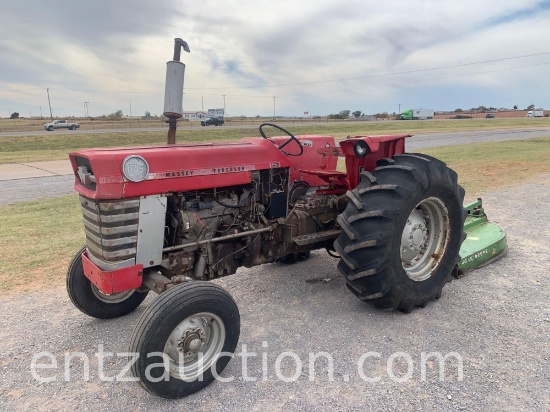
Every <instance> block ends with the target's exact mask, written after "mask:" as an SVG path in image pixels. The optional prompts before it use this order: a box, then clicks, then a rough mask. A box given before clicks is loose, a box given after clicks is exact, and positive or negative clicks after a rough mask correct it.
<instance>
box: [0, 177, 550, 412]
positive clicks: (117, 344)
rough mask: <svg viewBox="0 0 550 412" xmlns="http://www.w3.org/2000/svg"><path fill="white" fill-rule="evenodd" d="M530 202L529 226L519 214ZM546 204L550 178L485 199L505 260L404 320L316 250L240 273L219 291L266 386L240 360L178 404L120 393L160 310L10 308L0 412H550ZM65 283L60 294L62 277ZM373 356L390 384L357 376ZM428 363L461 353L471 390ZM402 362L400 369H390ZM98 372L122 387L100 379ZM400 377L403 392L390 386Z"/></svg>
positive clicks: (451, 365)
mask: <svg viewBox="0 0 550 412" xmlns="http://www.w3.org/2000/svg"><path fill="white" fill-rule="evenodd" d="M525 199H529V202H528V208H529V213H522V211H523V210H518V205H523V204H524V203H525ZM548 204H550V176H547V177H546V179H544V180H540V181H537V182H535V183H529V184H526V185H522V186H519V187H516V188H510V189H506V190H502V191H500V192H496V193H490V194H486V195H484V206H485V207H486V210H487V212H488V213H489V214H490V218H491V219H492V220H493V221H495V222H497V223H499V224H501V225H504V226H505V227H506V229H507V231H508V239H509V245H510V251H509V253H508V255H507V256H506V257H504V258H503V259H501V260H499V261H497V262H495V263H493V264H491V265H489V266H486V267H484V268H481V269H478V270H476V271H474V272H472V273H471V274H470V275H469V276H467V277H466V278H464V279H461V280H458V281H453V282H451V283H450V284H449V285H447V286H446V287H445V289H444V290H443V296H442V298H441V299H439V300H437V301H434V302H431V303H430V304H428V306H427V307H426V308H424V309H417V310H414V311H413V312H412V313H410V314H408V315H405V314H402V313H399V312H384V311H379V310H375V309H373V308H370V307H369V306H367V305H365V304H364V303H362V302H361V301H359V300H358V299H356V298H355V297H354V296H353V295H352V294H351V293H350V292H349V291H347V289H346V288H345V286H344V283H343V280H342V279H341V277H340V275H339V274H338V273H337V270H336V259H332V258H330V257H328V255H327V254H326V253H325V252H320V251H319V252H315V253H313V257H312V258H311V259H310V260H309V261H307V262H300V263H298V264H296V265H294V266H288V265H282V264H272V265H264V266H261V267H257V268H251V269H240V270H239V271H238V273H237V274H235V275H232V276H229V277H227V278H223V279H220V280H219V281H217V283H219V284H221V285H223V286H224V287H225V288H226V289H227V290H228V291H229V292H230V293H231V294H232V295H233V297H234V298H235V300H236V302H237V304H238V306H239V310H240V313H241V325H242V329H241V337H240V341H239V344H238V346H237V354H239V353H241V352H242V351H243V350H244V348H245V345H246V350H247V351H248V352H255V353H256V354H257V355H256V356H255V357H249V358H248V362H247V366H246V369H244V370H245V371H246V373H247V374H248V376H251V377H255V378H257V380H256V381H245V379H244V375H243V372H242V370H243V368H244V366H243V365H244V361H243V356H242V355H237V356H236V357H235V358H234V359H233V360H232V361H231V362H230V363H229V365H228V367H227V369H226V370H225V371H224V373H223V374H222V376H223V377H224V378H226V379H231V378H233V379H234V380H233V381H231V382H227V383H221V382H215V383H214V384H212V385H211V386H209V387H208V388H206V389H205V390H203V391H202V392H199V393H197V394H195V395H193V396H191V397H189V398H186V399H181V400H176V401H168V400H164V399H160V398H157V397H155V396H152V395H150V394H148V393H146V392H145V391H143V390H142V389H141V388H140V387H139V385H138V384H137V383H135V382H124V381H120V380H118V381H116V380H114V378H115V377H116V376H117V375H118V374H120V373H121V372H122V370H123V368H124V366H125V365H126V361H125V357H124V355H114V354H122V353H124V352H127V350H128V349H127V348H128V343H129V339H130V334H131V333H132V330H133V328H134V326H135V325H136V323H137V322H138V319H139V317H140V315H141V314H142V313H143V311H144V308H145V307H147V306H148V305H150V304H151V301H152V299H153V297H151V298H148V299H147V300H146V301H145V302H144V304H143V305H142V306H141V307H140V308H138V310H136V311H135V312H134V313H132V314H130V315H128V316H125V317H122V318H119V319H114V320H110V321H101V320H96V319H92V318H89V317H87V316H86V315H84V314H82V313H80V312H79V311H78V310H77V309H75V308H74V307H73V306H72V304H71V303H70V301H69V298H68V297H67V294H66V291H65V288H64V287H62V286H61V285H60V286H59V287H56V288H51V289H47V290H43V291H37V292H35V293H30V294H25V295H22V296H11V297H7V296H0V313H2V316H0V409H1V410H3V411H30V410H44V411H49V410H60V411H61V410H63V411H71V412H72V411H80V410H92V411H120V410H125V411H126V410H133V411H150V410H162V411H167V412H169V411H182V410H189V411H244V410H250V411H284V412H287V411H342V410H349V411H364V410H367V411H368V410H371V411H413V410H422V411H449V412H450V411H465V410H467V411H483V412H485V411H514V412H515V411H544V410H546V411H548V410H550V397H549V392H548V382H549V380H550V368H549V367H548V366H549V359H550V350H549V340H548V336H549V334H550V323H549V315H548V314H549V309H550V308H549V302H550V299H549V295H550V277H549V276H548V268H549V267H550V260H549V255H548V253H547V251H546V250H545V246H544V245H548V244H550V231H549V229H548V221H549V220H550V209H549V208H548ZM533 233H536V234H537V236H536V239H535V238H533ZM59 272H60V273H58V274H56V276H58V279H59V280H58V284H61V283H62V282H63V280H62V279H63V277H64V274H63V273H62V270H61V269H60V271H59ZM263 342H265V343H266V345H267V347H266V346H264V344H263ZM101 347H102V348H103V352H104V353H105V352H111V354H112V355H107V354H106V355H105V356H108V357H106V358H105V361H104V367H103V368H102V369H100V367H99V364H98V357H97V356H96V354H98V352H99V350H100V348H101ZM288 351H292V352H294V353H295V354H296V355H297V356H298V359H299V360H300V362H303V369H302V371H301V373H298V374H297V380H296V381H295V382H288V383H287V382H282V381H281V380H279V379H277V377H276V371H275V366H276V362H277V358H278V357H279V356H281V354H283V352H288ZM40 352H48V353H51V356H52V358H50V357H46V355H44V356H42V357H41V358H39V362H38V363H39V364H45V365H46V366H48V365H50V367H51V368H50V369H36V371H37V376H38V377H41V378H50V379H51V382H44V383H39V382H38V381H37V380H36V379H35V378H34V377H33V375H32V373H31V361H32V358H33V356H34V355H37V354H39V353H40ZM78 352H80V355H79V356H80V357H78ZM319 352H327V353H328V354H330V356H331V357H332V358H333V360H334V363H333V365H334V374H333V379H332V380H331V379H330V377H329V375H328V373H327V368H328V365H329V364H328V362H327V361H326V357H325V358H324V359H323V358H319V359H318V360H317V361H316V363H315V365H314V368H312V369H309V356H310V354H318V353H319ZM367 352H374V353H378V354H379V358H378V357H376V355H372V356H371V357H369V358H365V359H364V360H365V362H364V364H363V371H364V373H365V376H367V377H369V378H380V379H379V380H378V381H376V382H366V381H365V380H364V379H363V378H362V377H361V375H360V373H359V370H358V364H359V361H360V359H361V356H362V355H364V354H366V353H367ZM422 352H424V353H429V352H439V353H440V354H441V355H442V356H444V355H447V354H450V353H453V352H454V353H455V354H458V355H459V356H460V359H462V362H463V374H462V379H461V380H460V378H459V374H458V367H457V362H456V358H453V357H450V358H448V360H447V361H446V362H445V366H444V372H443V378H442V379H440V378H439V375H438V373H439V370H440V369H439V367H440V365H439V363H438V362H437V361H435V360H434V359H433V358H432V359H431V360H430V361H425V362H422ZM264 354H266V356H267V357H266V358H265V359H266V365H267V369H264V366H263V359H264V358H263V355H264ZM393 354H397V355H393ZM66 355H68V356H69V358H68V359H69V360H67V358H66V357H65V356H66ZM392 355H393V356H396V358H394V359H393V361H394V363H390V365H393V366H391V367H390V368H388V367H387V364H388V362H389V361H390V359H391V356H392ZM70 356H74V357H73V358H72V359H71V358H70ZM407 356H408V357H409V358H410V361H411V363H412V364H411V366H410V371H411V373H412V376H411V378H410V379H407V368H408V366H407V362H406V360H407ZM455 356H456V355H455ZM54 361H55V362H56V364H55V366H51V365H54V363H53V362H54ZM86 361H87V362H88V363H86ZM423 364H424V365H425V369H424V370H425V372H426V375H425V377H424V378H422V365H423ZM282 365H283V366H282V372H283V373H284V376H285V377H291V376H292V375H293V374H295V373H296V370H297V367H296V363H295V360H293V359H292V358H289V357H287V358H286V359H285V361H284V362H283V363H282ZM86 366H88V368H86ZM85 370H89V376H88V377H87V379H86V375H85V374H84V371H85ZM263 370H267V375H266V376H267V380H264V379H263V378H262V371H263ZM100 371H101V372H103V373H104V377H105V378H107V379H110V380H112V381H106V380H105V379H104V380H102V379H101V378H100V375H99V373H100ZM310 371H311V372H312V373H313V377H314V380H313V381H310V379H309V376H310ZM390 372H391V373H393V374H395V376H396V377H397V378H404V381H402V382H396V381H395V380H392V379H391V376H390ZM122 376H124V377H126V378H127V377H129V376H128V375H125V374H122Z"/></svg>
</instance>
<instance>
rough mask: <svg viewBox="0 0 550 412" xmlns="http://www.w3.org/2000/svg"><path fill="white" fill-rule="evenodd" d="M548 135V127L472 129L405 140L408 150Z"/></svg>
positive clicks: (549, 131)
mask: <svg viewBox="0 0 550 412" xmlns="http://www.w3.org/2000/svg"><path fill="white" fill-rule="evenodd" d="M547 136H550V127H537V128H530V129H498V130H472V131H461V132H447V133H441V132H437V133H430V134H420V133H419V134H417V135H415V136H413V137H412V138H410V139H408V140H407V143H406V147H407V150H408V151H412V150H419V149H424V148H428V147H440V146H453V145H459V144H468V143H478V142H497V141H505V140H525V139H534V138H537V137H547Z"/></svg>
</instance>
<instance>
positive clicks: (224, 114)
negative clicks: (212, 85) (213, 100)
mask: <svg viewBox="0 0 550 412" xmlns="http://www.w3.org/2000/svg"><path fill="white" fill-rule="evenodd" d="M222 96H223V117H227V113H225V94H222Z"/></svg>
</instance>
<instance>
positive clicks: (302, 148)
mask: <svg viewBox="0 0 550 412" xmlns="http://www.w3.org/2000/svg"><path fill="white" fill-rule="evenodd" d="M264 126H271V127H274V128H276V129H279V130H280V131H281V132H283V133H285V134H287V135H289V136H290V139H288V140H287V141H286V142H284V143H283V144H282V145H280V146H278V148H279V150H280V151H281V152H283V153H284V154H285V155H286V156H300V155H301V154H302V153H304V147H303V146H302V144H301V143H300V141H299V140H298V139H297V138H296V136H294V135H293V134H292V133H290V132H289V131H288V130H286V129H283V128H282V127H281V126H277V125H276V124H273V123H262V124H261V125H260V128H259V129H260V134H261V135H262V137H263V138H264V139H267V138H268V137H267V136H266V135H265V133H264V131H263V127H264ZM293 140H294V141H295V142H296V143H298V146H299V147H300V153H288V152H285V151H284V150H283V147H285V146H286V145H287V144H289V143H290V142H292V141H293Z"/></svg>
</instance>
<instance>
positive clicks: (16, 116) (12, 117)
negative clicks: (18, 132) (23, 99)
mask: <svg viewBox="0 0 550 412" xmlns="http://www.w3.org/2000/svg"><path fill="white" fill-rule="evenodd" d="M18 118H19V113H17V112H13V113H12V114H11V115H10V119H18Z"/></svg>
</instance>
